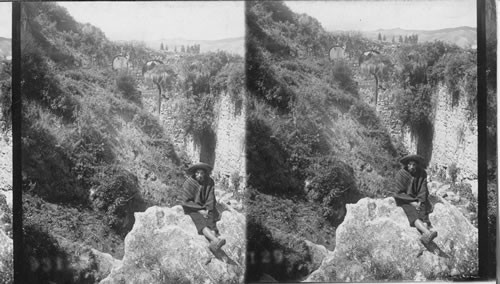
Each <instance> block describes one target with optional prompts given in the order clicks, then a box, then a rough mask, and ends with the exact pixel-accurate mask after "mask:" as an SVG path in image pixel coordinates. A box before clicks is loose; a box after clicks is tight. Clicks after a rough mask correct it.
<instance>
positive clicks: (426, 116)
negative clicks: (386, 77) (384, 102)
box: [392, 85, 434, 133]
mask: <svg viewBox="0 0 500 284" xmlns="http://www.w3.org/2000/svg"><path fill="white" fill-rule="evenodd" d="M396 92H397V93H396V99H395V102H394V105H393V106H392V109H393V112H394V114H395V115H396V117H397V118H398V120H399V121H401V123H402V124H403V125H406V126H409V127H410V130H411V131H412V132H413V133H418V132H420V130H421V129H424V128H428V127H429V126H432V125H433V123H432V121H433V104H434V102H433V97H432V87H431V86H429V85H417V86H415V87H410V88H408V89H404V90H401V89H399V90H397V91H396Z"/></svg>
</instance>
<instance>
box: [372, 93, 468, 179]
mask: <svg viewBox="0 0 500 284" xmlns="http://www.w3.org/2000/svg"><path fill="white" fill-rule="evenodd" d="M462 97H463V96H462ZM435 98H436V108H435V112H434V135H433V139H432V155H431V160H430V162H429V168H431V169H436V170H445V172H447V169H449V167H450V166H451V165H452V164H455V165H456V167H457V168H458V169H459V170H458V180H462V179H468V180H475V179H477V120H476V119H475V118H472V119H471V118H469V112H468V110H467V106H466V101H465V99H464V98H461V99H460V100H459V102H458V104H457V105H456V106H452V98H451V94H450V93H449V91H448V89H447V88H446V86H444V85H443V84H441V85H439V87H438V88H437V92H436V93H435ZM393 101H394V98H393V97H392V96H391V95H390V93H388V92H381V94H380V95H379V101H378V103H377V112H378V114H379V117H380V119H381V121H382V123H383V124H384V125H385V126H386V127H387V128H388V130H389V132H390V134H391V136H392V138H393V139H394V140H395V141H399V142H401V143H402V144H403V145H404V147H405V148H406V150H407V151H408V153H416V149H417V140H418V139H416V137H413V136H412V135H411V134H410V131H409V129H408V128H407V127H403V126H402V125H401V123H400V122H399V121H398V120H397V119H396V118H395V117H394V115H393V112H392V110H391V105H392V103H393Z"/></svg>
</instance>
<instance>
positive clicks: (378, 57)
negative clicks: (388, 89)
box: [361, 54, 392, 105]
mask: <svg viewBox="0 0 500 284" xmlns="http://www.w3.org/2000/svg"><path fill="white" fill-rule="evenodd" d="M391 67H392V63H391V61H390V59H389V58H388V57H387V56H385V55H383V54H373V55H372V56H371V57H370V58H368V59H366V60H365V61H363V62H362V63H361V71H362V72H363V73H365V74H369V75H370V76H373V78H374V79H375V105H377V102H378V88H379V82H380V81H381V80H382V79H383V78H385V77H386V76H387V74H388V73H389V70H390V68H391Z"/></svg>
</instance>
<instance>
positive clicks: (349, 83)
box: [331, 60, 358, 97]
mask: <svg viewBox="0 0 500 284" xmlns="http://www.w3.org/2000/svg"><path fill="white" fill-rule="evenodd" d="M331 72H332V78H333V79H334V81H335V82H337V84H338V85H339V87H340V88H341V89H343V90H345V91H346V92H349V93H351V94H353V95H355V96H356V97H358V84H357V82H356V81H355V80H354V73H353V72H352V70H351V68H350V66H349V64H348V63H347V62H346V61H344V60H340V61H336V62H335V63H334V64H333V67H332V71H331Z"/></svg>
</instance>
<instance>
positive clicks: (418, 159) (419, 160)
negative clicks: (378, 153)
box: [399, 154, 424, 165]
mask: <svg viewBox="0 0 500 284" xmlns="http://www.w3.org/2000/svg"><path fill="white" fill-rule="evenodd" d="M410 161H415V162H417V163H418V164H420V165H422V164H423V163H424V158H423V157H422V156H420V155H416V154H412V155H406V156H404V157H403V158H401V160H399V162H400V163H401V164H403V165H406V164H408V163H409V162H410Z"/></svg>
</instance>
